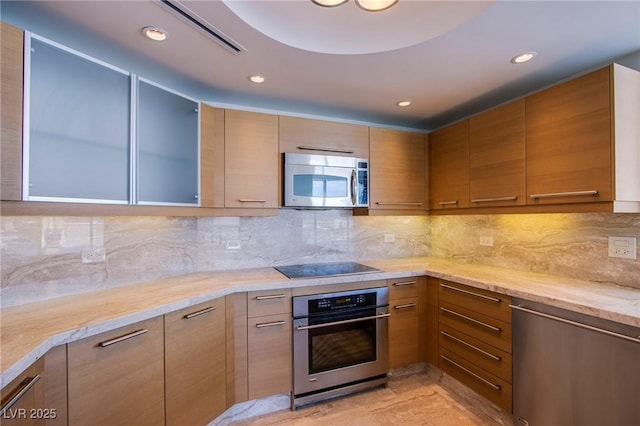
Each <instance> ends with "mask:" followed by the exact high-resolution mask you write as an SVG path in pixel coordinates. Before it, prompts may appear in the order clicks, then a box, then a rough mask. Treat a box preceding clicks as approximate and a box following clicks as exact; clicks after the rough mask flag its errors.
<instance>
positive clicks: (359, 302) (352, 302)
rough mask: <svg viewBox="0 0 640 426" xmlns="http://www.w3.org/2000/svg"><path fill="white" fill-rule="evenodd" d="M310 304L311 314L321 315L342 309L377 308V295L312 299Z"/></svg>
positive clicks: (366, 294) (371, 293) (365, 294)
mask: <svg viewBox="0 0 640 426" xmlns="http://www.w3.org/2000/svg"><path fill="white" fill-rule="evenodd" d="M308 304H309V305H308V308H309V314H319V313H323V312H331V311H336V310H341V309H353V308H367V307H375V306H376V293H375V292H370V293H362V294H356V295H350V296H336V297H325V298H321V299H311V300H309V302H308Z"/></svg>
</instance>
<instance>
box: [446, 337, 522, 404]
mask: <svg viewBox="0 0 640 426" xmlns="http://www.w3.org/2000/svg"><path fill="white" fill-rule="evenodd" d="M439 367H440V369H441V370H442V371H444V372H446V373H447V374H449V375H451V377H453V378H455V379H457V380H459V381H460V382H462V383H463V384H465V385H466V386H468V387H470V388H471V389H473V390H474V391H476V392H477V393H479V394H480V395H482V396H484V397H485V398H487V399H488V400H489V401H491V402H493V403H494V404H496V405H497V406H499V407H500V408H502V409H503V410H505V411H507V412H509V413H510V412H511V411H512V409H511V401H512V392H513V391H512V387H511V384H510V383H507V382H506V381H504V380H502V379H501V378H499V377H496V376H494V375H492V374H489V373H487V372H486V371H484V370H482V369H480V368H478V367H477V366H475V365H474V364H472V363H470V362H469V361H467V360H465V359H464V358H462V357H459V356H457V355H456V354H454V353H453V352H450V351H448V350H447V349H444V348H440V365H439Z"/></svg>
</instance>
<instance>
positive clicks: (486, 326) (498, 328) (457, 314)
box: [440, 308, 502, 333]
mask: <svg viewBox="0 0 640 426" xmlns="http://www.w3.org/2000/svg"><path fill="white" fill-rule="evenodd" d="M440 310H441V311H444V312H446V313H448V314H451V315H455V316H457V317H459V318H462V319H464V320H467V321H470V322H472V323H474V324H477V325H480V326H482V327H485V328H488V329H489V330H491V331H495V332H496V333H500V332H501V331H502V329H501V328H500V327H494V326H493V325H489V324H487V323H484V322H482V321H478V320H477V319H474V318H471V317H468V316H466V315H462V314H459V313H458V312H455V311H452V310H450V309H447V308H440Z"/></svg>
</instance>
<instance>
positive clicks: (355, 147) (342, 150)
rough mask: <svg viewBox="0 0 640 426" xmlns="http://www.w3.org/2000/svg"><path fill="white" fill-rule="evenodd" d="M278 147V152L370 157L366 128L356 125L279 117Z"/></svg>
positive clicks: (367, 130)
mask: <svg viewBox="0 0 640 426" xmlns="http://www.w3.org/2000/svg"><path fill="white" fill-rule="evenodd" d="M279 147H280V148H279V149H280V152H281V153H285V152H298V153H303V154H305V153H306V154H320V155H343V156H347V157H356V158H369V128H368V127H367V126H362V125H358V124H349V123H339V122H336V121H326V120H314V119H310V118H299V117H288V116H284V115H281V116H280V122H279Z"/></svg>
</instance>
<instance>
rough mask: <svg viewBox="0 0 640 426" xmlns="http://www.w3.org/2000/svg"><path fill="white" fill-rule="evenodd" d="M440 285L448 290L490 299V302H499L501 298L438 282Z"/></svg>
mask: <svg viewBox="0 0 640 426" xmlns="http://www.w3.org/2000/svg"><path fill="white" fill-rule="evenodd" d="M440 287H442V288H446V289H448V290H454V291H459V292H460V293H464V294H468V295H469V296H474V297H479V298H481V299H485V300H489V301H491V302H495V303H500V302H502V299H499V298H497V297H491V296H485V295H484V294H480V293H475V292H473V291H469V290H463V289H461V288H458V287H454V286H452V285H447V284H440Z"/></svg>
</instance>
